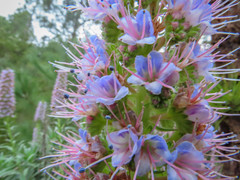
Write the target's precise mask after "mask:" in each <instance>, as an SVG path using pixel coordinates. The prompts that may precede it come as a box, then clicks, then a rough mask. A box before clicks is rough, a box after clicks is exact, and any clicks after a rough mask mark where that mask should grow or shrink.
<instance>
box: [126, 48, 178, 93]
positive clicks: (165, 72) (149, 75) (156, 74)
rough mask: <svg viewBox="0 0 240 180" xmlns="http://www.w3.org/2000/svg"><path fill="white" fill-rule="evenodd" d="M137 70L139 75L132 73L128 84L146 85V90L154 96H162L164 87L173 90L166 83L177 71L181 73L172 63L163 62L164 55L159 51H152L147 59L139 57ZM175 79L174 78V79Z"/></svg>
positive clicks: (136, 61) (136, 64) (136, 62)
mask: <svg viewBox="0 0 240 180" xmlns="http://www.w3.org/2000/svg"><path fill="white" fill-rule="evenodd" d="M135 69H136V70H137V73H136V74H135V73H133V72H130V73H132V76H130V77H129V78H128V80H127V82H128V83H132V84H136V85H145V88H146V89H147V90H148V91H150V92H152V93H153V94H156V95H158V94H160V93H161V90H162V86H165V87H167V88H171V89H173V88H172V87H171V86H169V85H167V84H165V83H164V81H166V80H168V81H171V80H170V79H169V77H170V76H171V75H172V73H174V72H175V71H180V69H179V68H178V67H176V66H175V65H174V64H173V63H171V62H168V63H166V62H163V57H162V55H161V54H160V53H159V52H157V51H152V52H150V53H149V55H148V56H147V57H144V56H137V57H136V59H135ZM172 78H174V77H172Z"/></svg>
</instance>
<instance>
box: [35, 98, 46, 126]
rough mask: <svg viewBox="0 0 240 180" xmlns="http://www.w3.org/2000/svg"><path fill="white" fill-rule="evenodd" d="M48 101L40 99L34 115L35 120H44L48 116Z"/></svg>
mask: <svg viewBox="0 0 240 180" xmlns="http://www.w3.org/2000/svg"><path fill="white" fill-rule="evenodd" d="M46 109H47V102H42V101H39V103H38V106H37V108H36V112H35V115H34V121H37V120H41V121H42V122H43V121H44V119H45V116H46Z"/></svg>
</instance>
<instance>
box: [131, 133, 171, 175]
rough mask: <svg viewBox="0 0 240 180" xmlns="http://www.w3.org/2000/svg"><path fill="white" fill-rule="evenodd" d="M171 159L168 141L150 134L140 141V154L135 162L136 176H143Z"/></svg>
mask: <svg viewBox="0 0 240 180" xmlns="http://www.w3.org/2000/svg"><path fill="white" fill-rule="evenodd" d="M169 158H171V153H170V152H169V150H168V146H167V143H166V141H165V140H164V139H163V138H162V137H161V136H158V135H151V134H148V135H147V136H146V138H145V137H144V136H142V137H141V138H140V139H139V140H138V152H137V153H136V155H135V158H134V162H135V166H136V172H135V176H136V175H137V176H143V175H145V174H147V173H148V172H149V171H150V170H151V172H152V171H153V168H155V167H158V166H161V165H163V164H164V161H163V159H166V160H168V159H169Z"/></svg>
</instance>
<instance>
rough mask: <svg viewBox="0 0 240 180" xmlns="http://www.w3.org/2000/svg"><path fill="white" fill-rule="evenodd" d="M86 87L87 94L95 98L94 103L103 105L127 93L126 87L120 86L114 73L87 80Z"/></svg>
mask: <svg viewBox="0 0 240 180" xmlns="http://www.w3.org/2000/svg"><path fill="white" fill-rule="evenodd" d="M88 87H89V95H90V96H91V97H93V98H95V100H96V103H103V104H104V105H112V104H114V103H115V102H116V101H118V100H121V99H122V98H124V97H125V96H126V95H127V94H128V93H129V90H128V88H127V87H125V86H122V85H121V84H120V82H119V81H118V79H117V78H116V76H115V75H114V74H111V75H108V76H103V77H101V78H98V79H96V80H95V81H91V82H90V81H89V83H88Z"/></svg>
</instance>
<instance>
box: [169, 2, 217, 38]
mask: <svg viewBox="0 0 240 180" xmlns="http://www.w3.org/2000/svg"><path fill="white" fill-rule="evenodd" d="M167 1H168V7H169V9H171V10H172V16H173V17H174V18H175V19H181V18H185V21H186V22H187V23H188V24H189V25H190V26H198V25H200V28H201V32H204V34H208V35H212V34H215V33H216V32H217V31H216V30H215V29H214V26H213V25H212V24H211V21H212V20H213V14H214V11H216V7H213V5H211V4H209V3H208V2H206V1H205V0H191V1H189V0H167Z"/></svg>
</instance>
